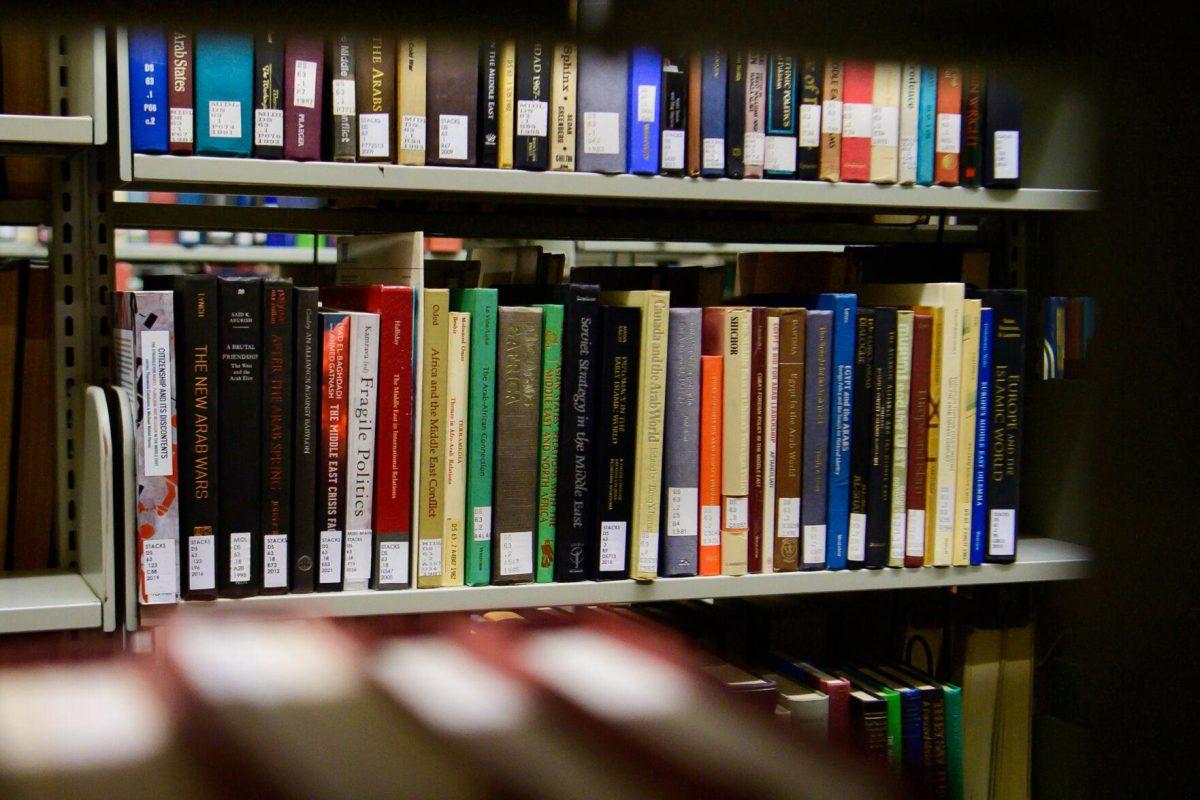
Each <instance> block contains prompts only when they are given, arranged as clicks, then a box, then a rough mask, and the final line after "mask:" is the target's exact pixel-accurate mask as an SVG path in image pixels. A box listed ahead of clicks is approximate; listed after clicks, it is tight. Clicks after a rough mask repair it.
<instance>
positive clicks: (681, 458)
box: [659, 308, 701, 577]
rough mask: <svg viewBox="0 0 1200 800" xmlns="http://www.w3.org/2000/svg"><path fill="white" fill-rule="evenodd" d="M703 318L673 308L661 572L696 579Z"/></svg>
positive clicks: (689, 310) (688, 310) (693, 311)
mask: <svg viewBox="0 0 1200 800" xmlns="http://www.w3.org/2000/svg"><path fill="white" fill-rule="evenodd" d="M700 315H701V311H700V309H698V308H672V309H671V310H670V321H669V331H668V341H667V404H666V415H665V421H664V430H665V432H666V433H665V440H664V446H663V487H664V489H663V491H664V502H663V518H662V526H661V531H662V536H661V541H660V544H661V548H660V552H661V557H660V559H659V561H660V564H659V574H660V575H663V576H665V577H678V576H683V575H695V574H696V573H697V560H698V558H699V552H698V550H697V548H698V546H699V544H698V536H699V517H698V515H699V513H700V472H699V466H700V464H699V453H700V404H701V398H700V391H701V389H700Z"/></svg>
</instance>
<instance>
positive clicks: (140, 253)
mask: <svg viewBox="0 0 1200 800" xmlns="http://www.w3.org/2000/svg"><path fill="white" fill-rule="evenodd" d="M113 249H114V252H115V254H116V259H117V260H118V261H132V262H135V263H139V264H145V263H149V264H156V263H163V264H312V263H314V261H313V249H312V248H311V247H268V246H266V245H245V246H239V245H229V246H225V245H214V244H201V245H196V246H194V247H187V246H184V245H181V244H150V243H143V242H136V243H124V242H119V243H117V244H116V245H115V246H114V248H113ZM48 254H49V249H48V248H47V247H46V246H45V245H44V244H25V243H21V242H2V243H0V256H2V257H7V258H46V257H47V255H48ZM315 263H318V264H335V263H337V248H336V247H322V248H320V249H318V250H317V254H316V262H315Z"/></svg>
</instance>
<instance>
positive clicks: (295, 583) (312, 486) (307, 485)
mask: <svg viewBox="0 0 1200 800" xmlns="http://www.w3.org/2000/svg"><path fill="white" fill-rule="evenodd" d="M293 295H294V296H295V302H296V306H295V309H294V313H293V319H294V321H295V328H294V330H293V340H292V341H293V345H292V358H293V362H294V364H295V367H296V369H295V375H294V376H293V391H294V397H293V401H292V421H293V429H292V541H291V546H290V548H289V551H290V553H289V554H290V555H291V565H290V566H291V569H290V573H291V574H290V579H291V590H292V591H293V592H311V591H312V590H313V588H314V580H313V556H314V554H315V553H316V551H317V528H316V524H317V508H316V502H317V452H318V450H319V449H320V442H319V440H320V433H321V374H322V369H321V338H322V336H321V318H320V316H319V312H318V311H317V300H318V290H317V289H316V288H315V287H296V288H295V289H294V290H293Z"/></svg>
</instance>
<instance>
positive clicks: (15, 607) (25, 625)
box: [0, 572, 101, 633]
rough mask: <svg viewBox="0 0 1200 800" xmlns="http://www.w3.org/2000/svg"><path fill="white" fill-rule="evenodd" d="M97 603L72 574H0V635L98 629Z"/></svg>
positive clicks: (99, 618) (77, 577) (85, 585)
mask: <svg viewBox="0 0 1200 800" xmlns="http://www.w3.org/2000/svg"><path fill="white" fill-rule="evenodd" d="M100 622H101V612H100V600H99V598H97V597H96V595H95V594H94V593H93V592H92V590H91V588H89V587H88V584H87V581H85V580H84V579H83V578H82V577H81V576H80V575H78V574H76V573H74V572H24V573H13V574H0V633H26V632H29V631H57V630H70V629H73V628H99V627H100Z"/></svg>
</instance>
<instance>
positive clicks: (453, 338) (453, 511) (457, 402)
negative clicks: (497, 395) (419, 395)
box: [442, 311, 471, 586]
mask: <svg viewBox="0 0 1200 800" xmlns="http://www.w3.org/2000/svg"><path fill="white" fill-rule="evenodd" d="M447 352H448V354H449V364H448V370H447V375H446V382H447V390H446V527H445V532H444V534H443V538H444V542H443V544H442V586H462V585H463V574H464V571H463V554H464V552H465V549H466V538H465V534H464V526H465V520H466V505H467V403H468V394H467V378H468V375H469V373H470V359H471V315H470V314H469V313H467V312H465V311H454V312H451V313H450V336H449V349H448V351H447Z"/></svg>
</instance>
